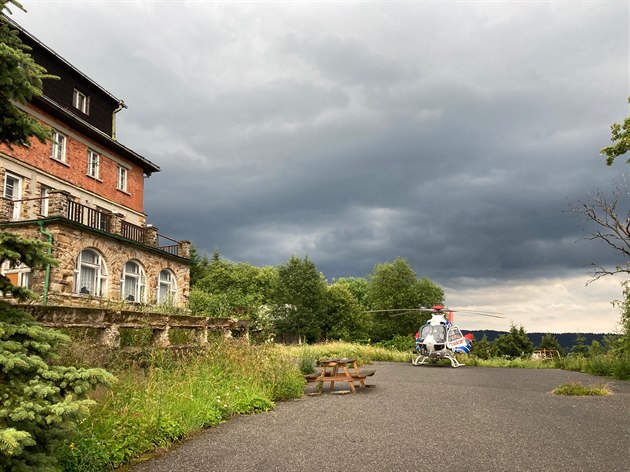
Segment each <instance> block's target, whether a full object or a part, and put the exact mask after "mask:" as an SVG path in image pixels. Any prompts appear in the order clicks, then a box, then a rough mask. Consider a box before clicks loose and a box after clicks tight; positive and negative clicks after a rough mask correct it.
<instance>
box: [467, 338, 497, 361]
mask: <svg viewBox="0 0 630 472" xmlns="http://www.w3.org/2000/svg"><path fill="white" fill-rule="evenodd" d="M498 353H499V351H498V349H497V346H496V344H495V343H494V342H492V341H488V337H487V336H486V335H485V334H484V335H483V338H481V339H480V340H479V341H477V342H475V343H473V347H472V355H473V356H475V357H478V358H479V359H492V358H493V357H496V356H497V355H498Z"/></svg>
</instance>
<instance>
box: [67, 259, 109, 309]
mask: <svg viewBox="0 0 630 472" xmlns="http://www.w3.org/2000/svg"><path fill="white" fill-rule="evenodd" d="M87 253H91V254H92V255H94V256H96V257H94V260H95V262H92V261H90V260H86V259H87V258H86V257H84V256H86V255H87ZM84 270H85V271H87V270H93V271H94V275H93V277H92V280H90V281H89V282H90V283H89V285H92V286H93V290H90V288H91V287H88V286H87V285H86V284H85V283H82V282H84V281H82V280H81V276H82V275H83V273H84V272H83V271H84ZM74 293H77V294H83V295H90V296H93V297H104V296H105V294H106V293H107V266H106V265H105V259H104V258H103V256H102V255H101V253H99V252H98V251H97V250H96V249H92V248H86V249H83V250H82V251H81V252H80V253H79V257H77V265H76V269H75V271H74Z"/></svg>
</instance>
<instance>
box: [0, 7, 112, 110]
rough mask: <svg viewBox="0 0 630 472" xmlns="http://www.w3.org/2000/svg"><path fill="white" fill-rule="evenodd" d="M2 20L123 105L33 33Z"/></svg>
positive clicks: (8, 20) (4, 16) (12, 22)
mask: <svg viewBox="0 0 630 472" xmlns="http://www.w3.org/2000/svg"><path fill="white" fill-rule="evenodd" d="M2 19H3V20H6V22H7V23H9V24H10V25H11V26H12V27H13V28H15V29H17V30H18V31H19V32H20V33H21V34H23V35H24V36H26V37H27V38H29V39H30V40H31V41H33V42H34V43H36V44H37V45H38V46H39V47H41V48H42V49H43V50H45V51H46V52H47V53H48V54H50V55H52V56H54V57H55V58H56V59H57V60H59V61H60V62H62V63H63V64H64V65H65V66H66V67H68V68H70V69H71V70H72V71H73V72H74V73H76V74H78V75H80V76H81V77H82V78H84V79H85V80H87V81H88V82H90V83H91V84H92V85H93V86H94V87H96V88H98V89H99V90H100V91H101V92H103V93H104V94H105V95H107V96H109V98H111V99H112V100H114V101H115V102H117V103H123V101H122V100H120V99H119V98H116V97H115V96H114V95H113V94H111V93H110V92H108V91H107V90H105V89H104V88H103V87H101V86H100V85H99V84H97V83H96V82H95V81H93V80H92V79H90V78H89V77H88V76H87V75H85V74H84V73H83V72H81V71H80V70H79V69H77V68H76V67H74V66H73V65H72V64H70V63H69V62H68V61H67V60H65V59H64V58H63V57H61V56H60V55H59V54H57V53H56V52H55V51H53V50H52V49H51V48H49V47H48V46H46V45H45V44H44V43H42V42H41V41H40V40H39V39H37V38H36V37H35V36H33V35H32V34H31V33H29V32H28V31H26V30H25V29H24V28H23V27H22V26H20V25H19V24H18V23H16V22H15V21H13V20H12V19H11V18H9V17H8V16H6V15H2Z"/></svg>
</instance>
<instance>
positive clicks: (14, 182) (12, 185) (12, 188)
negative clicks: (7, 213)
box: [3, 172, 22, 221]
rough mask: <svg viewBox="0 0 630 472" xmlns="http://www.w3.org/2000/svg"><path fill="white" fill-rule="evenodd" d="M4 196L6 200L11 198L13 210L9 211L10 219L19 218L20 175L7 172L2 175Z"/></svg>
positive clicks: (15, 219)
mask: <svg viewBox="0 0 630 472" xmlns="http://www.w3.org/2000/svg"><path fill="white" fill-rule="evenodd" d="M3 195H4V198H5V199H7V200H13V212H12V213H11V221H17V220H19V219H20V210H21V209H22V202H20V201H19V200H20V199H21V196H22V177H18V176H17V175H13V174H9V173H8V172H7V173H6V175H5V176H4V194H3Z"/></svg>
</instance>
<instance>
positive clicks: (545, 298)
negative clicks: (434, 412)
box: [12, 0, 630, 332]
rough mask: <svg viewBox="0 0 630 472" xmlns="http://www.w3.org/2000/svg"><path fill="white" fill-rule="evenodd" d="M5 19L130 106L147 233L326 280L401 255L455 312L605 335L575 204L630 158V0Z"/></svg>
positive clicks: (205, 7) (609, 258)
mask: <svg viewBox="0 0 630 472" xmlns="http://www.w3.org/2000/svg"><path fill="white" fill-rule="evenodd" d="M22 3H23V4H24V6H25V7H26V8H27V10H28V13H27V14H24V13H22V12H19V11H16V9H15V8H14V9H13V11H14V14H13V15H12V18H13V19H14V20H15V21H17V22H18V23H19V24H21V25H22V26H23V27H24V28H26V29H27V30H28V31H29V32H30V33H31V34H33V35H34V36H35V37H37V38H38V39H39V40H41V41H42V42H43V43H44V44H46V45H48V46H49V47H50V48H52V49H53V50H55V51H56V52H57V53H58V54H60V55H61V56H62V57H64V58H65V59H67V60H68V61H69V62H71V63H72V64H73V65H75V66H76V67H77V68H78V69H79V70H81V71H82V72H84V73H85V74H86V75H88V76H89V77H91V78H92V79H94V80H95V81H96V82H97V83H99V84H100V85H101V86H103V87H104V88H105V89H106V90H108V91H110V92H111V93H113V94H114V95H115V96H117V97H120V98H122V99H124V100H125V102H126V103H127V105H128V106H129V109H128V110H124V111H123V112H122V113H119V114H118V116H117V122H118V139H119V140H120V141H121V142H122V143H123V144H125V145H126V146H128V147H130V148H132V149H134V150H135V151H137V152H139V153H140V154H142V155H143V156H145V157H146V158H148V159H150V160H151V161H153V162H155V163H156V164H158V165H159V166H161V168H162V171H161V172H160V173H158V174H154V175H153V176H151V177H150V178H149V179H148V180H147V181H146V191H145V211H146V213H147V214H148V216H149V222H150V223H152V224H154V225H155V226H157V227H159V229H160V232H161V233H164V234H167V235H169V236H172V237H175V238H177V239H188V240H191V241H193V243H194V244H195V245H196V246H197V247H198V248H199V249H200V250H202V251H204V250H205V251H208V252H212V251H213V250H218V251H219V252H220V253H221V254H222V255H223V256H224V257H226V258H229V259H231V260H235V261H248V262H251V263H253V264H257V265H276V264H279V263H282V262H284V261H286V260H287V259H288V258H289V257H290V256H291V255H292V254H294V255H297V256H301V257H303V256H305V255H308V256H309V258H311V259H312V260H313V261H314V262H315V263H316V264H317V266H318V268H319V269H320V271H322V272H323V273H324V274H325V275H326V276H327V277H328V278H329V279H332V278H334V277H344V276H365V275H367V274H369V273H370V272H371V271H372V268H373V267H374V265H375V264H377V263H381V262H385V261H388V260H393V259H394V258H395V257H397V256H400V257H404V258H407V259H408V260H409V262H410V263H411V265H412V267H413V268H414V269H415V270H416V272H417V274H418V276H421V277H422V276H426V277H429V278H431V279H432V280H434V281H435V282H437V283H439V284H440V285H442V286H443V287H444V288H445V291H446V301H447V303H448V304H449V305H453V306H458V307H464V308H475V309H479V310H489V311H500V312H504V313H505V314H506V316H507V319H506V320H498V321H497V320H494V319H491V318H472V317H471V318H466V320H465V321H464V319H463V317H460V318H459V319H458V323H459V324H460V326H461V327H462V328H464V329H484V328H485V329H509V326H510V323H514V324H517V325H522V326H524V327H525V329H526V330H527V331H530V332H531V331H551V332H572V331H581V332H590V331H593V332H610V331H613V330H614V329H615V328H616V324H617V321H618V319H619V310H618V309H617V308H614V307H613V306H612V305H611V303H610V302H611V300H614V299H618V298H620V297H621V286H620V282H621V281H620V280H617V279H613V278H604V279H600V280H598V281H596V282H594V283H592V284H590V285H588V286H586V283H587V282H588V281H589V279H590V277H589V275H588V272H589V264H590V263H592V262H597V263H600V264H607V265H613V266H614V265H616V264H623V263H625V261H623V260H622V259H620V255H619V254H616V253H615V252H613V251H610V250H609V249H608V248H607V247H605V246H604V245H602V244H597V243H593V242H589V241H586V240H584V238H585V237H586V236H588V234H589V232H590V231H592V230H593V228H592V227H588V226H587V225H586V223H585V222H583V221H580V220H579V219H577V218H574V217H572V216H571V215H570V214H569V213H568V209H569V204H570V203H571V202H575V201H577V200H584V201H588V200H589V199H591V198H592V196H593V194H594V193H595V192H596V191H598V190H606V189H609V188H611V187H612V185H613V180H615V179H617V180H619V179H621V178H622V177H621V173H622V172H626V171H627V169H628V167H627V164H625V159H619V162H617V163H615V165H613V166H612V167H607V166H606V165H605V164H604V159H603V158H602V157H601V156H599V149H600V148H602V147H603V146H605V145H607V144H608V142H609V139H610V124H611V123H613V122H619V121H621V120H623V118H624V117H625V116H628V106H627V97H628V95H630V92H629V70H628V44H629V32H628V16H629V7H628V2H617V1H609V2H605V1H604V2H599V1H598V2H562V1H556V2H553V1H550V2H538V1H536V2H534V1H531V2H528V1H522V2H481V1H480V2H475V1H471V2H459V1H457V2H455V1H453V2H449V1H444V2H383V3H381V2H307V3H303V2H238V3H230V2H207V1H188V2H186V1H169V2H158V1H116V2H112V1H82V2H79V1H35V0H23V1H22Z"/></svg>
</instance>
